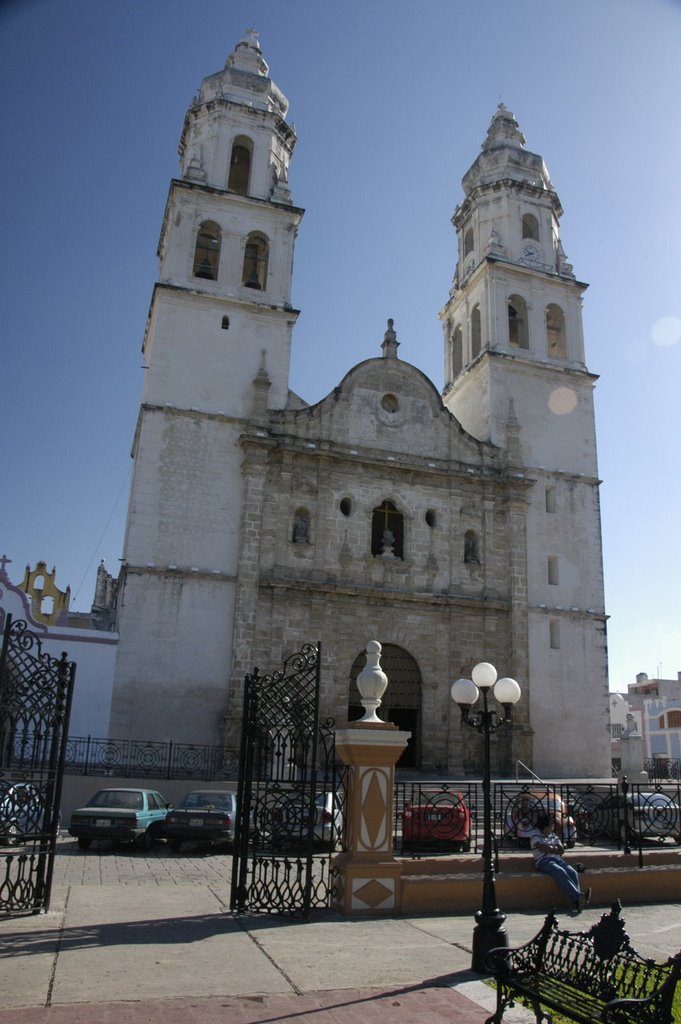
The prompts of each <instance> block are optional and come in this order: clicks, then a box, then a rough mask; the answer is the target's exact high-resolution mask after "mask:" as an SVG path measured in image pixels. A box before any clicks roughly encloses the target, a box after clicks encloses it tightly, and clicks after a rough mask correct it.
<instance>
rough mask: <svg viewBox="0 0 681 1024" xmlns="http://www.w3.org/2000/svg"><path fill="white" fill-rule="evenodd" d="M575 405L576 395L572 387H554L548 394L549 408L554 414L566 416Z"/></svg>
mask: <svg viewBox="0 0 681 1024" xmlns="http://www.w3.org/2000/svg"><path fill="white" fill-rule="evenodd" d="M576 405H577V395H576V394H575V393H574V391H573V390H572V388H556V389H555V391H552V392H551V394H550V395H549V409H550V410H551V412H552V413H553V414H554V416H567V415H568V413H571V412H573V410H574V408H575V406H576Z"/></svg>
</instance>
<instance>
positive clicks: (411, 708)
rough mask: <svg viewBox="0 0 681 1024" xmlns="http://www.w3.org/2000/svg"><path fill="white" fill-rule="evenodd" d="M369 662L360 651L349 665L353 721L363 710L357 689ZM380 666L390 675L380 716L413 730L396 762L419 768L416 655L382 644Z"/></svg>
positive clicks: (395, 645) (419, 714)
mask: <svg viewBox="0 0 681 1024" xmlns="http://www.w3.org/2000/svg"><path fill="white" fill-rule="evenodd" d="M365 664H366V652H365V651H361V652H360V653H359V654H358V655H357V657H356V658H355V660H354V661H353V663H352V668H351V669H350V692H349V696H348V719H349V721H350V722H352V721H353V720H355V721H356V720H357V719H358V718H361V717H362V715H363V714H364V708H363V707H362V703H361V697H360V695H359V690H358V689H357V676H358V675H359V673H360V672H361V671H362V669H363V668H364V666H365ZM381 668H382V669H383V671H384V672H385V674H386V675H387V677H388V687H387V689H386V691H385V693H384V694H383V701H382V703H381V706H380V708H379V709H378V716H379V718H382V719H383V721H385V722H392V723H393V724H394V725H396V726H397V727H398V728H399V729H403V730H404V731H405V732H410V733H411V737H410V739H409V741H408V743H407V746H406V747H405V749H404V752H403V754H402V756H401V757H400V759H399V761H398V762H397V767H398V768H419V767H420V765H421V694H422V687H421V673H420V672H419V667H418V665H417V664H416V661H415V659H414V658H413V657H412V656H411V654H410V653H409V651H406V650H405V649H404V647H398V646H397V644H383V645H382V650H381Z"/></svg>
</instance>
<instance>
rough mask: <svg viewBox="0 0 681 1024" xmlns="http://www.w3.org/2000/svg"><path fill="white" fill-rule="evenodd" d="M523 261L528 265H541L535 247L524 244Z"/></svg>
mask: <svg viewBox="0 0 681 1024" xmlns="http://www.w3.org/2000/svg"><path fill="white" fill-rule="evenodd" d="M523 259H524V260H527V261H528V263H541V256H540V252H539V249H538V248H537V246H536V245H530V244H526V245H524V246H523Z"/></svg>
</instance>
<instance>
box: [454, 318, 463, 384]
mask: <svg viewBox="0 0 681 1024" xmlns="http://www.w3.org/2000/svg"><path fill="white" fill-rule="evenodd" d="M462 369H463V332H462V330H461V328H460V327H456V328H455V329H454V333H453V334H452V378H454V377H458V376H459V374H460V373H461V370H462Z"/></svg>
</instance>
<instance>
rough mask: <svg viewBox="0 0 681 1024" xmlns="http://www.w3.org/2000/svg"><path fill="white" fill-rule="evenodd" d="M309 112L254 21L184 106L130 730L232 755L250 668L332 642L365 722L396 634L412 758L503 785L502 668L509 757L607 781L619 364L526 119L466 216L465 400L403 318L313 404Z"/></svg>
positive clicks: (333, 693) (122, 686) (129, 585)
mask: <svg viewBox="0 0 681 1024" xmlns="http://www.w3.org/2000/svg"><path fill="white" fill-rule="evenodd" d="M287 109H288V104H287V101H286V99H285V97H284V96H283V95H282V93H281V92H280V91H279V89H278V88H277V87H276V86H275V85H274V83H273V82H272V81H271V79H270V78H269V77H268V68H267V65H266V63H265V61H264V58H263V55H262V51H261V49H260V46H259V43H258V40H257V37H256V36H255V34H253V33H249V34H247V36H246V37H245V38H244V39H243V40H242V41H241V42H240V43H239V44H238V45H237V46H236V48H235V50H234V52H233V53H232V54H231V55H230V56H229V58H228V60H227V63H226V65H225V68H224V70H223V71H222V72H219V73H217V74H216V75H211V76H210V77H209V78H207V79H206V80H205V81H204V83H203V85H202V87H201V90H200V93H199V95H198V96H197V97H196V98H195V100H194V102H193V103H192V106H191V107H190V110H189V112H188V114H187V117H186V119H185V125H184V129H183V134H182V139H181V143H180V155H181V175H180V178H178V179H177V180H175V181H173V182H172V184H171V188H170V194H169V198H168V204H167V208H166V214H165V217H164V222H163V226H162V233H161V241H160V245H159V259H160V273H159V281H158V283H157V285H156V287H155V289H154V294H153V297H152V303H151V309H150V314H149V319H148V323H147V331H146V335H145V341H144V355H145V360H144V361H145V365H146V366H147V367H148V369H147V370H146V379H145V386H144V393H143V397H142V403H141V407H140V415H139V420H138V425H137V430H136V434H135V440H134V446H133V458H134V460H135V469H134V474H133V481H132V486H131V495H130V505H129V511H128V522H127V530H126V540H125V549H124V561H123V570H122V576H121V581H120V588H119V595H118V628H119V633H120V642H119V648H118V656H117V666H116V677H115V682H114V692H113V699H112V706H111V726H110V730H111V735H115V736H136V737H138V738H149V739H159V740H163V739H173V740H176V741H181V742H203V743H216V742H223V741H224V742H225V743H226V744H227V745H228V746H233V745H234V744H235V743H236V738H237V736H238V734H239V722H240V712H241V700H242V692H243V689H242V688H243V678H244V675H245V674H246V673H247V672H249V671H251V670H252V668H253V667H254V666H255V665H257V666H259V667H260V669H261V671H271V670H273V669H276V668H278V666H279V665H280V663H281V661H282V660H283V659H284V658H285V657H286V656H287V655H289V654H291V653H293V652H294V651H296V650H298V649H299V648H300V647H301V646H302V645H303V644H304V643H307V642H316V641H321V644H322V665H323V671H322V687H323V692H322V707H323V712H324V715H325V716H328V717H330V718H333V719H335V720H336V721H337V722H338V723H339V724H343V723H345V722H347V720H348V714H349V713H350V715H351V717H353V709H354V708H355V707H356V706H357V705H358V702H359V698H358V695H357V692H356V687H355V685H354V678H355V677H356V675H357V673H358V671H359V670H360V669H361V667H362V666H363V664H364V654H363V652H364V650H365V647H366V643H367V640H368V639H371V638H376V639H378V640H380V642H381V644H382V645H383V656H382V665H383V668H384V670H385V672H386V673H387V675H388V678H389V680H390V685H389V687H388V690H387V691H386V695H385V699H384V705H383V709H382V712H381V715H382V717H384V718H386V719H389V720H391V721H393V722H395V723H396V724H397V725H398V726H399V727H400V728H401V729H403V730H406V731H409V732H410V733H411V734H412V737H411V740H410V743H409V746H408V748H407V750H406V752H405V754H404V755H403V758H402V762H401V764H402V766H408V767H414V768H420V769H423V770H426V771H432V770H434V769H438V770H441V771H446V772H448V773H453V774H463V773H471V774H475V773H479V770H480V755H481V751H480V746H481V745H480V743H479V740H478V738H477V737H476V736H475V735H472V734H471V735H463V733H462V731H461V727H460V722H459V712H458V709H457V708H456V707H455V706H454V705H453V704H452V701H451V699H450V697H449V688H450V685H451V682H452V681H453V680H454V679H456V678H457V677H458V676H461V675H470V671H471V668H472V666H473V665H474V664H475V663H476V662H478V661H482V660H487V661H491V662H493V663H494V664H495V665H496V666H497V667H498V668H499V670H500V674H502V675H511V676H514V677H515V678H516V679H517V680H518V681H519V683H520V685H521V687H522V690H523V697H522V699H521V703H520V705H519V706H518V708H517V713H516V724H515V725H514V727H513V728H512V729H508V730H502V731H501V732H500V733H499V736H498V737H495V738H494V750H493V768H494V770H495V771H498V772H503V773H508V772H511V771H513V769H514V766H515V763H516V761H517V760H521V761H522V762H524V763H525V764H526V765H528V766H532V767H533V769H534V770H535V772H538V773H539V774H542V775H544V776H545V777H547V778H548V777H560V776H564V775H574V774H579V775H581V776H602V775H607V774H608V770H609V719H608V687H607V668H606V642H605V612H604V604H603V580H602V568H601V564H602V559H601V542H600V514H599V504H598V478H597V468H596V440H595V429H594V414H593V386H594V380H595V378H594V377H593V375H591V374H590V373H589V372H588V370H587V369H586V366H585V362H584V343H583V337H582V322H581V297H582V292H583V290H584V287H585V286H584V285H582V284H580V283H579V282H577V281H576V279H575V276H574V273H573V271H572V268H571V267H570V265H569V264H568V263H567V262H566V259H565V256H564V253H563V252H562V248H561V246H560V239H559V233H558V220H559V217H560V215H561V213H562V210H561V208H560V204H559V201H558V198H557V195H556V193H555V190H554V189H553V186H552V184H551V182H550V180H549V178H548V173H547V172H546V168H545V167H544V164H543V161H542V160H541V158H540V157H538V156H536V155H535V154H533V153H530V152H529V151H527V150H526V149H525V146H524V139H523V138H522V135H521V133H520V131H519V129H518V126H517V123H516V121H515V118H514V117H513V115H512V114H511V113H510V112H509V111H507V110H506V108H504V107H501V106H500V108H499V110H498V111H497V112H496V113H495V115H494V117H493V119H492V123H491V125H490V129H489V132H488V135H487V138H486V140H485V142H484V143H483V149H482V153H481V155H480V156H479V157H478V159H477V160H476V162H475V163H474V164H473V166H472V168H471V169H470V170H469V172H468V173H467V175H466V176H465V177H464V194H465V196H464V200H463V201H462V203H461V205H460V206H459V207H458V208H457V211H456V213H455V215H454V218H453V223H454V227H455V230H456V232H457V237H458V239H459V262H458V265H457V267H456V270H455V275H454V281H453V286H452V290H451V293H450V296H449V299H448V301H447V303H446V305H445V306H444V308H443V310H442V311H441V313H440V317H441V319H442V323H443V328H444V363H445V380H444V389H442V390H441V389H439V388H436V387H435V385H434V384H433V383H432V382H431V381H430V380H429V379H428V378H427V377H425V375H424V374H423V373H422V372H421V371H420V370H419V369H418V368H417V367H415V366H413V365H411V364H409V363H407V362H404V361H403V360H402V359H400V357H399V355H398V350H399V340H398V337H397V333H396V331H395V324H394V323H393V321H392V320H389V321H388V323H387V328H386V330H385V333H384V335H383V337H382V338H381V337H377V338H368V339H367V356H368V358H367V359H366V360H365V361H363V362H361V363H359V364H358V365H357V366H354V367H352V368H351V369H350V370H349V372H348V373H347V374H346V376H345V377H344V378H343V380H342V381H340V382H339V384H338V386H337V387H336V388H334V390H333V392H332V393H331V394H329V395H328V396H326V397H325V398H323V399H322V400H321V401H318V402H317V403H316V404H312V405H309V404H307V403H306V402H305V401H303V400H302V399H301V398H299V397H298V396H296V395H295V394H293V393H292V392H291V391H290V390H289V380H288V376H289V359H290V351H291V344H292V337H293V326H294V324H295V320H296V316H297V312H296V311H295V310H294V309H293V308H292V306H291V302H290V296H291V275H292V270H293V253H294V242H295V237H296V233H297V231H298V227H299V225H300V222H301V219H302V215H303V211H302V210H301V209H300V208H299V207H297V206H295V205H294V204H293V202H292V197H291V195H290V192H289V189H288V166H289V161H290V159H291V155H292V152H293V148H294V145H295V142H296V139H295V135H294V132H293V129H292V128H291V127H290V125H289V124H288V123H287V121H286V115H287ZM587 709H588V711H587ZM468 732H469V733H470V730H468Z"/></svg>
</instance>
